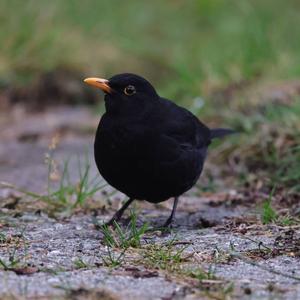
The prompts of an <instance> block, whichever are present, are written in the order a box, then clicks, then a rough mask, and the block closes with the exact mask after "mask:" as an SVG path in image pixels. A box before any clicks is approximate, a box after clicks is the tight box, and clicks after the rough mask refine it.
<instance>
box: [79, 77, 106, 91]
mask: <svg viewBox="0 0 300 300" xmlns="http://www.w3.org/2000/svg"><path fill="white" fill-rule="evenodd" d="M84 82H85V83H87V84H89V85H91V86H94V87H96V88H99V89H100V90H102V91H103V92H104V93H108V94H110V93H111V92H112V89H111V87H110V86H109V84H108V80H107V79H103V78H96V77H90V78H86V79H84Z"/></svg>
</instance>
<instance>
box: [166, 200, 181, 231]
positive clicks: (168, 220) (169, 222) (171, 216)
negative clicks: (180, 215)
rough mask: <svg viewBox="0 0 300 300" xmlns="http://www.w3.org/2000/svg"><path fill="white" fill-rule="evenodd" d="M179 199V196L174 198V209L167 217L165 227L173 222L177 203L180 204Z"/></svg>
mask: <svg viewBox="0 0 300 300" xmlns="http://www.w3.org/2000/svg"><path fill="white" fill-rule="evenodd" d="M178 199H179V197H175V198H174V204H173V209H172V212H171V215H170V217H169V218H168V219H167V221H166V223H165V224H164V226H163V227H168V226H169V225H170V224H171V223H172V220H173V218H174V216H175V212H176V207H177V204H178Z"/></svg>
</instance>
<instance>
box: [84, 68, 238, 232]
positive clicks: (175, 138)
mask: <svg viewBox="0 0 300 300" xmlns="http://www.w3.org/2000/svg"><path fill="white" fill-rule="evenodd" d="M84 81H85V82H86V83H87V84H89V85H92V86H95V87H97V88H100V89H101V90H102V91H103V92H104V93H105V98H104V100H105V108H106V112H105V113H104V115H103V116H102V118H101V120H100V123H99V126H98V129H97V133H96V137H95V143H94V151H95V153H94V155H95V161H96V164H97V167H98V169H99V172H100V174H101V175H102V176H103V177H104V179H105V180H106V181H107V182H108V183H109V184H110V185H112V186H113V187H115V188H116V189H117V190H119V191H121V192H123V193H124V194H126V195H127V196H128V197H129V200H128V201H127V202H126V203H125V204H124V205H123V206H122V208H121V209H120V210H119V211H117V212H116V213H115V215H114V216H113V217H112V219H111V220H110V221H109V222H108V223H107V224H109V225H111V224H113V222H114V221H118V220H119V219H120V218H121V216H122V215H123V213H124V211H125V210H126V208H127V207H128V206H129V205H130V204H131V203H132V201H133V200H134V199H136V200H146V201H148V202H151V203H158V202H162V201H165V200H167V199H169V198H171V197H174V205H173V209H172V213H171V215H170V217H169V218H168V219H167V221H166V223H165V225H164V226H168V225H170V223H171V222H172V219H173V217H174V215H175V211H176V206H177V202H178V197H179V196H180V195H181V194H183V193H184V192H186V191H187V190H189V189H190V188H191V187H192V186H193V185H194V184H195V183H196V181H197V180H198V178H199V176H200V174H201V171H202V168H203V163H204V160H205V157H206V152H207V147H208V146H209V144H210V143H211V140H212V139H214V138H219V137H223V136H225V135H227V134H231V133H233V132H234V131H233V130H231V129H222V128H218V129H209V128H208V127H207V126H205V125H204V124H203V123H201V122H200V121H199V120H198V118H197V117H195V116H194V115H193V114H192V113H191V112H189V111H188V110H187V109H185V108H183V107H180V106H178V105H176V104H175V103H173V102H171V101H170V100H167V99H164V98H162V97H160V96H159V95H158V94H157V92H156V91H155V89H154V87H153V86H152V85H151V84H150V83H149V82H148V81H147V80H146V79H144V78H142V77H140V76H138V75H135V74H130V73H124V74H118V75H115V76H113V77H111V78H110V79H109V80H106V79H101V78H87V79H85V80H84Z"/></svg>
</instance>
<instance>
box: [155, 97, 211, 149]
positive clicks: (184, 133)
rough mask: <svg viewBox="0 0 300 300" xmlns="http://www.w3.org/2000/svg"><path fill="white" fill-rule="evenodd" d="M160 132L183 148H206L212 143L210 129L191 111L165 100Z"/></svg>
mask: <svg viewBox="0 0 300 300" xmlns="http://www.w3.org/2000/svg"><path fill="white" fill-rule="evenodd" d="M163 101H164V102H163V107H164V108H165V109H163V110H162V114H161V115H162V120H161V124H160V131H161V132H162V134H163V135H165V136H168V137H169V138H172V139H173V140H175V141H176V143H178V144H179V145H181V147H183V148H192V149H195V150H196V149H201V148H206V147H207V146H208V145H209V144H210V141H211V138H210V129H209V128H208V127H206V126H205V125H204V124H203V123H201V122H200V120H199V119H198V118H196V117H195V116H194V115H193V114H192V113H191V112H190V111H188V110H187V109H185V108H183V107H179V106H177V105H176V104H174V103H173V102H171V101H169V100H167V99H163Z"/></svg>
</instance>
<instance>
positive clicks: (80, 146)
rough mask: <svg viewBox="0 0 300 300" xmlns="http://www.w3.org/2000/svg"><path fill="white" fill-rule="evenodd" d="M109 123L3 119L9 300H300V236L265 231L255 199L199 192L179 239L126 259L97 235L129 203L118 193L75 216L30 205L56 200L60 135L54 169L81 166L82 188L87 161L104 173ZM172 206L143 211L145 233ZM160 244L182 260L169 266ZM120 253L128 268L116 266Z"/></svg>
mask: <svg viewBox="0 0 300 300" xmlns="http://www.w3.org/2000/svg"><path fill="white" fill-rule="evenodd" d="M97 122H98V116H97V115H95V114H94V113H93V112H92V111H90V110H89V109H87V108H68V107H60V108H58V109H51V110H47V111H45V112H40V113H35V114H34V115H30V117H29V115H28V114H27V113H26V112H24V111H22V110H18V109H16V110H14V111H13V112H10V113H7V114H1V117H0V127H1V131H0V139H1V144H0V181H1V186H0V259H1V262H2V263H1V269H0V299H164V300H167V299H300V258H299V257H300V226H299V225H291V226H279V225H275V224H268V225H262V223H261V222H259V221H258V220H259V216H258V214H259V211H258V204H257V203H255V201H254V200H252V199H250V198H249V197H246V196H245V194H244V191H243V190H238V189H233V188H230V186H227V188H224V189H222V190H218V191H215V192H209V191H206V192H202V193H201V192H199V189H197V188H195V189H193V190H191V191H190V192H188V193H187V194H186V195H184V196H182V197H181V199H180V203H179V206H178V213H177V215H176V220H175V222H174V226H173V228H172V229H171V230H170V231H168V232H164V231H161V230H152V231H147V232H146V233H144V234H143V235H142V237H141V241H140V244H139V246H138V247H132V246H130V247H127V248H126V251H125V250H124V249H122V247H120V246H115V247H109V246H108V245H107V244H105V243H104V240H105V239H104V232H103V230H101V229H99V226H97V224H101V223H102V222H103V221H106V220H108V218H109V216H111V215H112V214H113V212H114V211H115V210H116V209H117V208H118V207H119V206H120V203H121V200H123V199H125V197H124V195H121V194H119V193H113V192H112V191H113V190H112V188H110V187H108V186H105V187H104V188H103V189H102V190H101V191H98V192H97V193H95V194H94V195H93V197H91V199H87V200H86V201H85V203H83V204H82V205H81V206H79V207H76V208H74V209H69V207H68V206H66V207H65V209H62V208H61V207H60V206H58V205H56V203H54V204H53V203H50V204H49V203H46V202H45V201H41V200H40V199H38V197H33V196H30V195H29V193H28V192H34V193H38V194H44V193H45V192H46V190H47V177H48V175H49V172H48V169H47V165H46V164H45V155H46V154H47V153H49V151H52V150H53V149H52V150H51V149H49V144H51V141H52V142H53V138H54V137H57V136H59V141H57V145H55V147H53V148H55V149H54V150H53V152H54V159H55V161H57V162H58V164H60V165H61V163H62V162H63V161H66V160H68V159H69V158H70V157H71V158H72V159H70V164H69V174H70V177H71V178H70V181H71V182H75V183H76V182H77V181H78V177H79V170H78V164H77V160H76V156H79V157H81V158H84V157H85V156H87V157H88V160H89V161H90V162H91V170H90V172H91V173H92V174H94V175H95V174H97V170H96V169H95V165H94V163H93V158H92V144H93V133H94V130H95V127H96V126H97ZM50 148H51V147H50ZM74 157H75V159H73V158H74ZM61 172H62V169H61V166H60V167H58V170H57V173H58V174H61ZM54 175H55V174H54ZM54 175H53V178H51V180H53V184H54V185H59V179H58V178H55V176H54ZM57 177H59V176H57ZM11 185H13V186H11ZM261 197H267V195H262V196H261ZM171 208H172V202H171V201H168V202H166V203H163V204H159V205H151V204H147V203H143V202H140V203H136V205H135V211H136V213H137V224H138V227H140V226H142V224H144V223H146V222H147V223H149V224H150V225H149V226H150V227H154V228H156V227H157V226H159V225H160V224H162V223H163V221H164V220H165V219H166V218H167V216H168V215H169V214H170V210H171ZM127 216H128V215H127ZM127 221H128V217H127V218H125V219H124V222H123V223H122V224H121V226H122V227H124V228H126V222H127ZM157 245H161V247H165V248H166V247H167V249H169V248H168V247H169V246H170V245H171V246H172V249H171V251H173V252H174V253H175V254H176V253H177V254H178V255H177V256H176V257H174V256H172V255H170V253H169V252H168V251H166V252H164V256H163V255H161V253H163V252H162V249H165V248H157ZM166 245H167V246H166ZM171 246H170V247H171ZM155 247H156V248H155ZM167 252H168V253H167ZM173 252H172V253H173ZM158 254H160V256H159V255H158ZM110 255H113V256H120V255H122V260H120V261H119V262H118V264H117V265H113V262H112V260H111V261H110V262H111V263H110V264H109V263H107V257H109V256H110ZM166 255H169V256H168V257H166ZM151 257H152V258H153V257H154V258H153V259H151ZM164 259H165V261H163V260H164ZM164 262H166V264H164ZM187 270H188V271H187ZM191 270H192V271H191Z"/></svg>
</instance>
